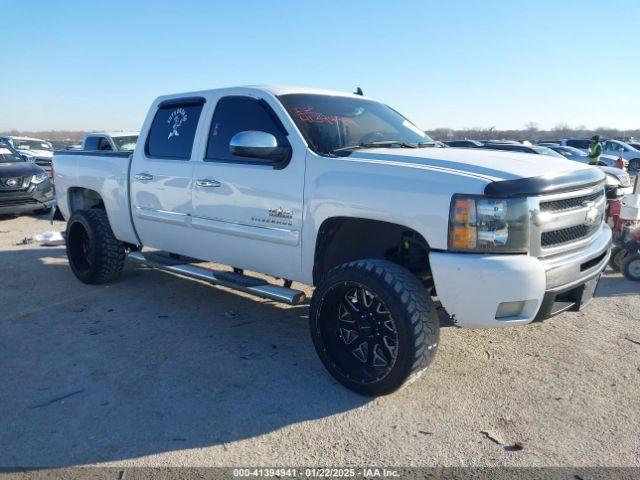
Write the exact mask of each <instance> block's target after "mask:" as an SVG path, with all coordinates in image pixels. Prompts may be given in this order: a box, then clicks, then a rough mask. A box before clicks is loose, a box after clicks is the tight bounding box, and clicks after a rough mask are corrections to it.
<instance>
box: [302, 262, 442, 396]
mask: <svg viewBox="0 0 640 480" xmlns="http://www.w3.org/2000/svg"><path fill="white" fill-rule="evenodd" d="M309 319H310V327H311V337H312V339H313V344H314V346H315V348H316V351H317V353H318V355H319V356H320V359H321V360H322V363H323V364H324V366H325V367H326V368H327V370H328V371H329V373H330V374H331V375H333V377H334V378H335V379H336V380H338V381H339V382H340V383H342V384H343V385H345V386H346V387H347V388H350V389H351V390H354V391H356V392H358V393H361V394H364V395H370V396H377V395H386V394H388V393H391V392H393V391H395V390H397V389H398V388H400V387H401V386H402V385H403V384H405V383H406V382H407V380H409V379H411V378H412V377H414V376H417V375H418V374H419V373H420V372H421V371H422V370H424V369H425V368H426V367H427V366H428V365H429V364H430V363H431V362H432V361H433V359H434V357H435V354H436V349H437V345H438V335H439V324H438V316H437V313H436V310H435V308H434V306H433V301H432V300H431V297H430V295H429V293H428V292H427V290H426V289H425V288H424V287H423V286H422V284H421V283H420V282H419V281H418V279H417V278H416V277H415V276H413V275H412V274H411V273H410V272H409V271H408V270H406V269H405V268H403V267H401V266H399V265H397V264H394V263H392V262H388V261H386V260H358V261H354V262H350V263H346V264H344V265H341V266H339V267H336V268H334V269H333V270H331V271H330V272H329V273H328V274H327V275H326V277H325V278H324V279H323V280H322V282H321V283H320V285H318V287H317V289H316V291H315V292H314V294H313V298H312V300H311V310H310V316H309Z"/></svg>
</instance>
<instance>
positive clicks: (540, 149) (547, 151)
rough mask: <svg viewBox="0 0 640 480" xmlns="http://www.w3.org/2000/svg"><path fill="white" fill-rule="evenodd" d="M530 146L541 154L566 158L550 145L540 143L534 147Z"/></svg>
mask: <svg viewBox="0 0 640 480" xmlns="http://www.w3.org/2000/svg"><path fill="white" fill-rule="evenodd" d="M529 148H532V149H534V150H535V151H536V152H538V153H539V154H540V155H551V156H552V157H560V158H564V157H563V156H562V155H560V154H559V153H558V152H556V151H555V150H551V149H550V148H549V147H541V146H539V145H533V146H532V147H529Z"/></svg>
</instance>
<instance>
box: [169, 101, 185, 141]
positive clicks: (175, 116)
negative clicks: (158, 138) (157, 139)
mask: <svg viewBox="0 0 640 480" xmlns="http://www.w3.org/2000/svg"><path fill="white" fill-rule="evenodd" d="M186 121H187V112H185V110H184V108H176V109H175V110H174V111H173V112H171V115H169V118H168V119H167V123H168V124H169V125H171V126H170V127H169V128H170V129H171V131H170V132H169V136H168V137H167V140H168V139H170V138H171V137H179V136H180V133H179V132H178V128H180V125H182V124H183V123H184V122H186Z"/></svg>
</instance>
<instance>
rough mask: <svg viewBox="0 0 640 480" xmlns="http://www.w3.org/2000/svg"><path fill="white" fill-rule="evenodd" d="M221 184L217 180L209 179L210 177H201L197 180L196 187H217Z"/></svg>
mask: <svg viewBox="0 0 640 480" xmlns="http://www.w3.org/2000/svg"><path fill="white" fill-rule="evenodd" d="M221 185H222V184H221V183H220V182H218V181H217V180H209V179H208V178H199V179H198V180H196V187H204V188H217V187H219V186H221Z"/></svg>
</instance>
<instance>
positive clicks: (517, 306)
mask: <svg viewBox="0 0 640 480" xmlns="http://www.w3.org/2000/svg"><path fill="white" fill-rule="evenodd" d="M524 304H525V302H524V300H523V301H520V302H502V303H501V304H500V305H498V310H497V311H496V319H499V318H505V317H517V316H518V315H520V314H521V313H522V310H524Z"/></svg>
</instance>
